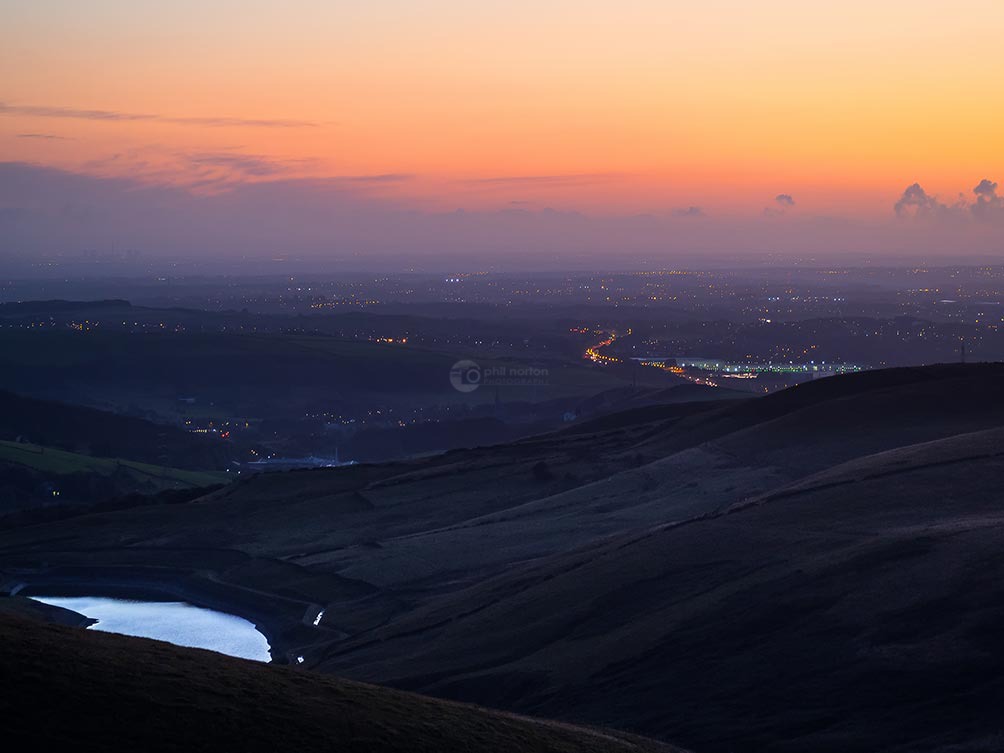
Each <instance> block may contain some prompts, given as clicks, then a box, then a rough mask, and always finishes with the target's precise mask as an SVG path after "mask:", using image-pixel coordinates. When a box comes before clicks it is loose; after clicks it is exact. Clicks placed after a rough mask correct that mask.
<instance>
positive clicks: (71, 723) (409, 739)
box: [0, 616, 675, 753]
mask: <svg viewBox="0 0 1004 753" xmlns="http://www.w3.org/2000/svg"><path fill="white" fill-rule="evenodd" d="M0 661H2V663H3V667H4V673H5V677H7V678H16V680H17V687H16V689H15V688H13V687H10V686H9V685H8V686H7V687H6V688H5V689H4V691H3V692H2V693H0V713H2V714H3V718H4V740H5V743H6V744H7V745H10V746H13V748H14V749H18V750H22V749H27V748H39V747H41V748H44V749H55V748H60V747H63V746H72V747H73V749H74V750H80V751H120V750H127V749H131V750H143V751H150V752H151V753H153V752H154V751H186V752H187V751H203V750H205V751H220V750H235V749H239V750H242V751H270V752H271V751H276V750H293V751H304V750H321V751H328V750H332V751H334V750H337V751H345V752H346V753H351V752H352V751H358V752H359V753H362V752H363V751H365V753H393V752H395V751H429V753H433V752H435V753H449V752H451V751H456V752H457V753H460V752H461V751H463V752H464V753H468V752H470V753H477V752H478V751H485V752H487V751H514V750H519V751H528V752H538V751H539V752H540V753H545V752H547V753H552V752H553V753H657V752H659V751H662V752H665V753H671V752H672V751H673V750H675V749H673V748H671V747H670V746H668V745H664V744H661V743H657V742H654V741H651V740H646V739H644V738H640V737H637V736H634V735H627V734H623V733H619V732H613V731H610V730H603V729H595V728H583V727H574V726H572V725H569V724H561V723H558V722H550V721H545V720H540V719H531V718H528V717H524V716H516V715H513V714H506V713H502V712H496V711H489V710H487V709H482V708H478V707H475V706H467V705H462V704H457V703H450V702H446V701H437V700H434V699H430V698H423V697H421V696H417V695H412V694H410V693H403V692H400V691H395V690H390V689H386V688H379V687H375V686H372V685H364V684H361V683H354V682H348V681H345V680H337V679H334V678H330V677H324V676H322V675H318V674H316V673H311V672H304V671H297V670H293V669H288V668H280V667H269V666H262V665H258V664H256V663H255V662H250V661H242V660H239V659H231V658H229V657H226V656H222V655H220V654H214V653H212V652H209V651H200V650H195V649H182V648H178V647H176V646H171V645H170V644H167V643H160V642H158V641H149V640H144V639H140V638H127V637H125V636H119V635H111V634H104V633H94V632H90V631H84V630H80V629H78V628H69V627H62V626H57V625H46V624H43V623H38V622H35V621H29V620H26V619H23V618H20V617H11V616H4V617H0Z"/></svg>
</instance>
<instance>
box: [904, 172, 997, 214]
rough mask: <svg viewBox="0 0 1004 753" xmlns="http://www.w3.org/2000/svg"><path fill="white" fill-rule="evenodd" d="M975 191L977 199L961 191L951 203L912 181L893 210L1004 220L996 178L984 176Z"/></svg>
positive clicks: (905, 212)
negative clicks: (991, 178)
mask: <svg viewBox="0 0 1004 753" xmlns="http://www.w3.org/2000/svg"><path fill="white" fill-rule="evenodd" d="M972 192H973V194H974V196H975V199H973V200H970V199H968V198H966V196H965V195H963V194H961V193H960V194H959V195H958V197H957V198H956V200H955V201H954V202H952V203H951V204H948V203H946V202H943V201H941V200H940V199H939V198H938V197H937V196H935V195H933V194H929V193H928V192H927V191H925V190H924V187H923V186H921V185H920V183H912V184H911V185H909V186H907V187H906V188H905V189H904V190H903V194H902V195H901V196H900V197H899V200H898V201H897V202H896V203H895V204H894V205H893V211H894V212H895V214H896V216H897V217H899V218H901V219H915V220H938V219H940V220H954V221H961V220H965V219H969V218H972V219H976V220H979V221H981V222H999V221H1004V197H1002V196H999V195H998V194H997V183H996V182H995V181H992V180H989V179H988V178H984V179H983V180H981V181H980V182H979V183H978V184H977V185H976V186H975V187H974V188H973V191H972Z"/></svg>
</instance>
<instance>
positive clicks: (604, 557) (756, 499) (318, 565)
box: [0, 364, 1004, 753]
mask: <svg viewBox="0 0 1004 753" xmlns="http://www.w3.org/2000/svg"><path fill="white" fill-rule="evenodd" d="M1002 386H1004V366H1001V365H999V364H977V365H943V366H934V367H925V368H911V369H895V370H888V371H882V372H870V373H863V374H855V375H850V376H846V377H834V378H832V379H825V380H820V381H817V382H812V383H807V384H804V385H800V386H798V387H795V388H792V389H791V390H788V391H785V392H783V393H778V394H775V395H771V396H768V397H765V398H759V399H753V400H747V401H738V402H707V403H702V404H699V405H695V404H679V405H670V406H659V407H654V408H647V407H645V408H641V409H635V410H631V411H629V412H626V413H619V414H613V415H609V416H604V417H603V418H600V419H597V420H595V421H592V422H588V423H581V424H577V425H574V426H573V427H571V428H569V429H568V430H565V431H561V432H556V433H552V434H547V435H542V436H538V437H534V438H531V439H527V440H523V441H520V442H515V443H511V444H507V445H500V446H496V447H483V448H478V449H473V450H458V451H454V452H449V453H446V454H443V455H440V456H436V457H430V458H422V459H415V460H409V461H406V462H400V463H395V464H382V465H372V466H353V467H351V468H343V469H338V470H319V471H302V472H290V473H282V474H267V475H264V476H258V477H255V478H250V479H245V480H242V481H240V482H238V483H236V484H233V485H230V486H228V487H226V488H224V489H221V490H219V491H217V492H215V493H213V494H210V495H206V496H204V497H202V498H201V499H197V500H193V501H191V502H187V503H184V504H180V505H176V506H152V505H137V506H135V507H133V508H131V509H127V510H118V511H114V512H107V513H103V514H100V515H86V516H82V517H80V518H79V519H76V520H74V521H62V522H56V523H50V524H46V525H35V526H28V527H24V528H20V529H16V530H10V531H3V532H0V568H2V569H3V570H4V571H6V574H7V575H8V576H9V578H10V580H11V581H16V582H24V583H26V584H28V585H29V586H31V585H34V586H36V587H42V586H49V585H52V584H62V585H65V586H72V587H74V588H76V589H82V588H85V589H86V588H91V589H93V587H94V584H95V583H96V582H98V580H100V582H104V583H111V584H121V583H122V582H123V581H125V580H128V579H133V578H137V577H145V578H147V579H148V580H149V579H152V578H154V577H157V578H160V579H161V580H163V579H167V578H171V579H183V581H184V583H185V585H186V587H187V588H188V589H189V591H190V592H191V593H192V594H193V595H194V597H198V596H199V595H200V594H207V593H208V594H210V595H211V596H212V597H213V598H214V599H216V600H217V601H216V602H214V603H219V602H222V603H223V604H224V605H226V604H230V605H232V607H231V608H232V609H233V611H235V612H236V613H239V614H240V613H242V612H241V609H242V608H250V609H252V610H253V611H254V614H255V615H256V620H257V619H258V617H260V618H261V619H260V621H259V622H258V624H260V625H265V626H266V628H268V631H266V632H268V634H269V635H270V640H271V636H272V635H275V636H276V640H272V645H273V647H274V648H275V647H276V646H279V648H280V650H279V651H277V652H276V654H275V655H277V656H278V657H280V659H281V658H282V657H287V658H288V657H291V656H300V655H302V656H304V657H305V664H306V665H307V666H309V667H312V668H315V669H320V670H323V671H327V672H331V673H332V674H335V675H338V676H350V677H352V678H354V679H359V680H364V681H372V682H379V683H381V684H389V685H395V686H398V687H402V688H406V689H409V690H415V691H418V692H422V693H426V694H429V695H435V696H440V697H449V698H454V699H457V700H463V701H470V702H477V703H483V704H485V705H488V706H492V707H498V708H507V709H510V710H514V711H517V712H520V713H532V714H540V715H543V716H547V717H554V718H561V719H564V720H566V721H571V722H576V723H589V724H602V725H609V726H612V727H617V728H621V729H630V730H632V731H635V732H639V733H644V734H647V735H651V736H656V737H660V738H663V739H666V740H670V741H673V742H674V743H678V744H682V745H686V746H688V747H690V748H693V749H695V750H700V751H702V753H733V752H739V751H743V752H753V751H755V752H757V753H759V752H760V751H770V752H772V753H788V752H790V751H812V752H813V753H820V752H823V753H838V751H839V752H840V753H846V752H848V751H855V752H859V753H871V752H872V751H875V750H883V751H938V753H962V752H964V751H970V752H972V753H975V752H976V751H991V750H999V749H1000V748H1001V744H1000V743H1001V739H1000V735H1001V722H1000V719H1001V717H1000V711H999V709H1000V707H1001V698H1004V685H1002V680H1001V678H1004V663H1002V662H1004V653H1002V652H1001V651H1000V648H999V645H998V644H999V640H998V638H999V636H1000V635H1001V634H1004V607H1002V605H1004V591H1002V588H1004V587H1002V586H1001V584H1002V583H1004V558H1002V557H1001V552H1002V551H1004V501H1002V500H1004V496H1002V492H1001V490H1000V487H1001V479H1002V478H1004V454H1002V453H1004V450H1002V447H1004V389H1002ZM77 592H80V591H79V590H78V591H77ZM321 607H324V608H325V609H326V611H325V613H324V616H323V619H322V620H321V621H320V623H319V624H318V625H313V624H312V623H311V619H310V618H311V617H312V616H313V615H316V614H318V611H317V610H318V609H320V608H321ZM305 614H306V615H307V618H306V620H305V618H304V615H305Z"/></svg>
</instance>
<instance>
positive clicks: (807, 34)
mask: <svg viewBox="0 0 1004 753" xmlns="http://www.w3.org/2000/svg"><path fill="white" fill-rule="evenodd" d="M0 9H2V10H0V13H2V18H3V23H2V24H0V70H2V71H3V76H2V79H0V81H2V86H0V162H6V163H19V164H25V165H30V166H34V167H41V168H54V169H58V170H61V171H67V172H70V173H74V174H80V175H84V176H89V177H92V178H99V179H128V180H130V181H137V182H140V183H142V184H150V185H156V186H173V187H179V188H183V189H185V190H186V191H190V192H192V193H193V194H194V195H197V196H198V195H214V194H219V193H223V192H228V191H231V190H233V189H234V188H235V187H240V186H247V185H249V184H256V183H266V182H267V183H274V182H279V181H302V180H306V181H322V182H324V183H326V184H335V185H337V186H339V187H340V188H344V190H347V191H350V192H351V193H352V194H353V195H355V196H359V197H362V199H364V200H367V201H369V200H375V201H386V202H390V203H391V204H392V205H393V206H394V207H397V208H402V209H406V210H416V211H427V212H448V211H452V210H455V209H466V210H473V211H500V210H511V209H513V208H526V209H528V210H542V209H545V208H547V209H555V210H559V211H563V212H581V213H585V214H587V215H590V216H599V217H617V216H631V215H637V214H654V215H658V216H667V217H673V216H678V217H682V216H687V213H688V212H690V214H691V215H692V216H697V215H698V214H699V215H700V216H708V217H729V218H733V219H736V218H744V217H745V218H759V219H762V218H764V217H765V216H768V217H769V216H770V215H772V214H773V213H775V211H777V213H778V214H781V213H786V214H787V215H797V216H808V215H812V216H822V217H841V218H846V219H848V220H850V221H855V222H879V221H883V222H884V221H887V220H890V219H891V218H892V216H893V213H894V210H893V207H894V205H895V203H896V202H897V200H899V199H900V198H901V196H902V195H903V193H904V190H905V189H906V188H907V187H908V186H910V185H911V184H913V183H915V182H918V183H920V184H921V185H922V186H923V188H924V190H925V191H926V193H927V194H929V195H930V196H932V197H937V201H938V202H940V204H944V205H945V206H950V205H953V204H955V203H958V201H959V199H958V197H959V196H960V194H961V195H962V196H963V200H964V202H972V201H975V200H976V197H975V196H974V194H973V188H974V187H975V186H977V184H979V183H980V181H982V180H984V179H989V180H991V181H997V180H1004V138H1002V134H1004V99H1002V98H1001V97H1000V95H999V94H1000V92H1001V91H1004V63H1002V62H1001V61H1000V59H999V52H998V51H997V47H998V46H999V41H1000V39H1001V36H1002V33H1004V4H1002V3H1001V2H999V0H976V1H975V2H971V3H968V4H967V5H966V6H965V7H959V6H958V5H956V4H953V3H949V2H944V1H942V0H913V2H906V1H904V0H884V1H877V0H871V1H870V2H865V1H864V0H844V1H843V2H819V3H805V2H794V0H770V1H768V2H764V3H756V4H753V3H747V2H744V1H742V0H718V1H717V2H707V3H702V4H693V3H681V2H665V1H663V2H657V1H656V0H636V1H628V2H622V3H609V2H581V1H580V2H570V1H565V0H558V1H553V2H545V3H531V2H525V1H523V0H516V1H514V2H507V3H497V2H485V3H468V2H461V1H460V0H432V1H431V2H424V3H417V2H411V1H408V0H386V1H384V2H373V3H360V2H320V1H314V0H292V1H290V2H285V3H282V4H279V3H273V2H262V1H261V0H246V1H245V2H230V1H220V2H213V3H202V2H195V1H194V0H179V1H177V2H172V3H169V4H168V3H154V2H126V1H125V0H95V1H94V2H88V3H78V2H69V1H67V0H36V1H35V2H31V3H22V2H13V1H10V0H0ZM780 195H788V196H792V197H794V202H793V203H792V204H791V205H788V206H783V207H778V206H776V205H775V197H777V196H780ZM996 198H997V197H996V196H995V200H996Z"/></svg>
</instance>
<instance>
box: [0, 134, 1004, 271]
mask: <svg viewBox="0 0 1004 753" xmlns="http://www.w3.org/2000/svg"><path fill="white" fill-rule="evenodd" d="M246 157H247V155H237V154H236V153H235V154H231V153H229V152H223V153H217V152H206V153H197V154H195V155H194V156H193V158H194V159H196V160H201V161H202V162H203V163H204V164H206V165H207V169H209V170H211V171H212V170H229V169H232V168H234V167H235V165H236V166H237V168H238V169H243V170H247V171H251V172H259V173H263V174H265V179H262V180H258V181H240V180H239V181H235V182H233V183H231V184H228V185H227V186H226V187H225V188H224V189H223V190H215V191H209V192H200V191H198V190H192V187H190V186H182V185H177V184H167V183H156V182H151V181H149V180H142V181H141V180H137V179H130V178H122V177H113V176H105V177H101V176H95V175H93V174H90V175H85V174H81V173H74V172H69V171H65V170H59V169H55V168H48V167H42V166H39V165H32V164H27V163H15V162H8V163H0V267H2V266H3V262H4V260H8V261H9V260H12V259H16V258H20V259H21V260H24V259H30V258H37V257H40V256H43V257H44V256H47V255H48V256H52V255H60V254H66V253H75V252H78V251H79V250H81V249H85V248H94V249H111V248H118V249H122V248H135V249H138V250H140V251H142V252H143V254H144V258H158V257H160V258H167V257H172V258H173V257H176V256H181V257H193V258H204V259H206V260H208V261H213V262H215V263H217V264H219V265H223V264H226V263H228V262H229V263H232V262H233V261H234V260H236V259H247V258H257V259H269V258H273V257H275V256H279V255H287V254H298V255H302V256H309V257H311V258H315V259H326V260H332V259H340V258H346V257H352V258H354V259H357V260H358V259H362V260H370V261H372V263H373V264H374V266H380V265H383V267H384V268H386V267H387V265H388V264H391V262H389V261H388V260H389V259H393V258H396V259H402V258H407V259H413V260H415V261H416V262H419V263H425V262H429V260H433V259H440V260H441V259H450V260H452V261H453V262H458V263H459V262H463V263H464V264H465V265H466V266H468V267H472V268H474V267H478V266H481V265H485V266H487V265H489V264H496V265H497V264H514V263H515V261H514V260H516V259H521V260H524V261H523V262H521V263H524V264H525V265H526V266H527V267H534V266H540V265H541V264H544V263H552V264H553V263H564V261H569V260H578V261H579V262H582V263H586V262H588V263H590V264H594V265H595V264H603V265H605V266H616V265H617V264H619V263H620V262H621V261H625V262H626V261H627V260H629V259H637V258H642V257H643V258H646V259H661V260H663V262H665V263H671V262H672V260H673V259H674V258H678V257H679V256H680V255H681V254H685V255H689V258H693V256H694V255H703V256H706V257H708V258H712V257H714V256H716V255H717V256H725V255H731V256H736V255H738V256H741V255H743V254H750V253H753V254H757V253H760V254H762V253H791V254H799V255H803V256H804V255H810V256H811V255H817V254H824V255H826V254H829V255H834V254H835V255H838V256H839V255H840V254H846V253H848V252H858V253H870V254H877V255H888V254H900V255H902V254H927V253H934V252H941V251H943V250H944V249H945V248H950V249H951V248H955V249H964V250H966V251H969V252H971V253H972V254H977V253H990V252H997V251H999V249H1000V247H1001V242H1002V241H1004V233H1002V232H997V230H1001V229H1004V223H997V224H987V223H976V222H970V223H968V227H971V228H972V229H973V230H975V229H977V228H979V227H983V228H984V229H987V228H989V229H994V228H996V230H993V233H995V234H990V235H988V234H987V233H982V234H980V233H975V232H970V230H969V229H968V228H967V226H966V225H961V226H960V225H955V224H948V223H945V224H944V225H940V224H935V225H934V226H931V225H928V224H920V223H904V222H897V221H896V213H894V212H890V213H889V216H888V219H887V220H884V221H882V220H874V221H865V220H854V219H851V218H839V217H836V218H827V217H818V216H811V215H806V214H800V215H792V216H790V217H789V218H788V219H787V220H786V221H785V222H781V223H779V222H774V221H769V220H767V219H765V218H760V217H757V216H735V215H724V214H723V215H717V214H716V215H715V216H714V217H713V218H712V217H708V218H706V219H702V220H701V221H700V222H695V221H694V218H695V217H704V216H705V211H704V209H702V208H701V207H698V206H690V207H684V208H682V209H676V210H673V209H668V208H667V209H666V210H665V211H664V212H663V213H661V214H659V213H655V214H653V213H650V214H645V215H624V216H609V215H590V214H584V213H581V212H575V211H559V210H555V209H553V208H547V207H532V208H518V207H517V206H512V205H509V204H508V202H507V203H506V204H505V205H504V207H503V208H500V209H494V210H471V209H469V210H466V211H464V210H461V209H458V210H456V211H422V210H419V209H416V208H415V207H414V205H413V204H412V203H410V202H409V201H408V200H407V198H406V197H404V196H397V197H395V196H393V195H388V194H386V193H384V192H382V191H380V192H375V191H374V190H373V187H378V186H382V185H383V184H384V183H388V182H389V183H391V184H393V183H396V182H398V181H407V180H409V179H410V176H408V175H406V174H396V173H387V174H374V175H371V176H366V175H346V176H341V177H338V176H335V177H330V178H298V177H290V176H287V175H285V174H283V173H282V171H281V170H278V169H277V168H276V167H275V166H274V165H272V164H271V163H269V162H267V161H265V162H262V163H259V162H258V161H256V158H255V156H253V155H252V157H251V159H250V161H247V162H245V161H244V160H245V159H246ZM214 175H215V173H213V172H210V174H209V177H208V178H207V180H213V179H214V178H213V176H214ZM978 189H979V191H978V193H977V197H978V198H979V199H982V204H981V206H982V207H984V209H982V210H980V211H994V212H996V211H999V209H1000V205H1001V197H1000V196H999V195H998V193H997V188H996V187H995V186H994V185H993V184H992V182H989V181H987V182H985V183H981V184H980V185H979V186H978ZM922 190H923V189H919V187H918V189H914V188H913V187H911V188H910V189H908V191H907V201H908V202H912V203H919V204H920V205H921V206H927V205H929V204H930V203H931V198H930V197H928V196H927V195H926V194H923V193H920V192H922Z"/></svg>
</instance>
